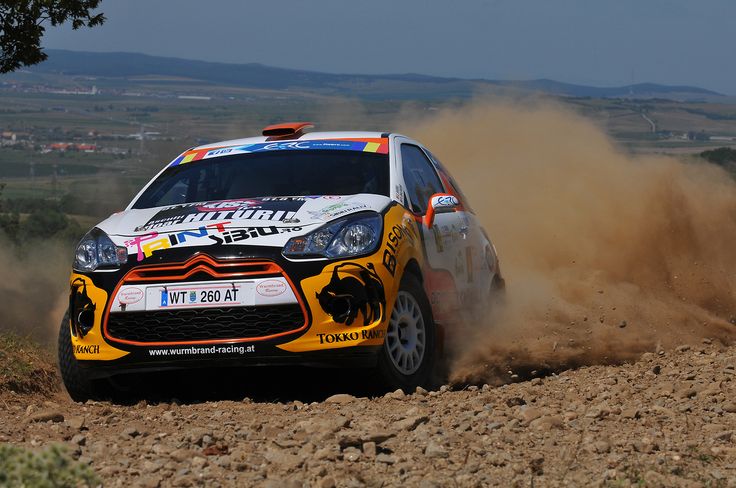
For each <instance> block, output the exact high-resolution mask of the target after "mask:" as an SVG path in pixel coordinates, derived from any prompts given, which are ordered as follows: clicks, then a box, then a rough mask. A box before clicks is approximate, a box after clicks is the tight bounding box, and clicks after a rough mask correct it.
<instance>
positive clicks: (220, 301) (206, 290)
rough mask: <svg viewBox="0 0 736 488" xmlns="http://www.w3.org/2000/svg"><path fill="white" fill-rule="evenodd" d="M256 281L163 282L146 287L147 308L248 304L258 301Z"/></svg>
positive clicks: (241, 305) (237, 305) (242, 305)
mask: <svg viewBox="0 0 736 488" xmlns="http://www.w3.org/2000/svg"><path fill="white" fill-rule="evenodd" d="M254 295H255V293H254V287H253V282H247V281H240V282H228V283H206V284H204V283H203V284H188V285H167V286H163V285H159V286H149V287H147V288H146V310H170V309H174V308H210V307H245V306H252V305H254V304H255V297H254Z"/></svg>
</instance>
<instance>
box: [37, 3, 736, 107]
mask: <svg viewBox="0 0 736 488" xmlns="http://www.w3.org/2000/svg"><path fill="white" fill-rule="evenodd" d="M101 6H102V8H101V9H100V10H101V11H103V12H104V13H105V14H106V15H107V18H108V20H107V22H106V23H105V25H103V26H102V27H98V28H95V29H91V30H80V31H76V32H75V31H71V30H70V29H68V28H59V29H49V30H47V35H46V37H45V40H44V44H45V47H48V48H58V49H73V50H87V51H129V52H141V53H146V54H155V55H164V56H174V57H181V58H191V59H203V60H210V61H224V62H234V63H247V62H259V63H264V64H268V65H272V66H281V67H287V68H301V69H309V70H316V71H328V72H339V73H408V72H414V73H424V74H432V75H440V76H456V77H463V78H473V77H482V78H493V79H533V78H552V79H555V80H559V81H566V82H573V83H583V84H592V85H600V86H606V85H619V84H628V83H630V82H631V81H632V79H633V80H634V81H635V82H637V83H638V82H643V81H651V82H657V83H667V84H692V85H698V86H702V87H704V88H710V89H713V90H717V91H720V92H724V93H728V94H734V95H736V60H735V57H734V49H735V48H736V1H734V0H697V1H696V0H455V1H448V0H369V1H366V0H363V1H355V0H353V1H351V0H311V1H310V0H271V1H247V0H209V1H206V2H205V1H202V0H103V1H102V4H101Z"/></svg>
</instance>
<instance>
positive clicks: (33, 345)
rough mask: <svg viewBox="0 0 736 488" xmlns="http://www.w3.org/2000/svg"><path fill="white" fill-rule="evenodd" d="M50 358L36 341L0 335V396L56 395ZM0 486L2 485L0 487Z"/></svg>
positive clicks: (54, 374)
mask: <svg viewBox="0 0 736 488" xmlns="http://www.w3.org/2000/svg"><path fill="white" fill-rule="evenodd" d="M52 358H53V354H52V351H51V350H49V349H47V348H45V347H44V346H41V345H39V344H38V342H37V341H34V340H32V339H30V338H27V337H22V336H19V335H17V334H15V333H12V332H7V331H2V333H0V394H2V393H5V392H11V391H12V392H15V393H39V394H44V395H46V394H50V393H53V392H56V391H58V390H59V378H58V376H57V372H56V364H55V363H54V361H53V359H52ZM0 465H2V462H1V461H0ZM0 472H2V469H0ZM0 486H4V485H2V483H0Z"/></svg>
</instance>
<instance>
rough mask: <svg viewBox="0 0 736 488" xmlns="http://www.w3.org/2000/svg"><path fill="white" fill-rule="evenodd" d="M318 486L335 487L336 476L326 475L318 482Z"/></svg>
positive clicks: (322, 487)
mask: <svg viewBox="0 0 736 488" xmlns="http://www.w3.org/2000/svg"><path fill="white" fill-rule="evenodd" d="M317 486H318V487H319V488H335V487H336V486H337V483H336V482H335V478H333V477H332V476H325V477H324V478H322V479H321V480H319V481H318V482H317Z"/></svg>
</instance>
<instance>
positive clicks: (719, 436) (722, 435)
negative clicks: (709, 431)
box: [713, 430, 733, 442]
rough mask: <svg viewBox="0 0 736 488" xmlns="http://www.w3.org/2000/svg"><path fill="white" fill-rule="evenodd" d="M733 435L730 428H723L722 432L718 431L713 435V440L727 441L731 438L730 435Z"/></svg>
mask: <svg viewBox="0 0 736 488" xmlns="http://www.w3.org/2000/svg"><path fill="white" fill-rule="evenodd" d="M732 435H733V432H731V431H730V430H724V431H723V432H718V433H716V435H714V436H713V440H714V441H721V442H729V441H730V440H731V436H732Z"/></svg>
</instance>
